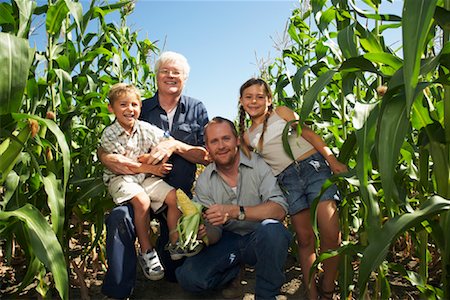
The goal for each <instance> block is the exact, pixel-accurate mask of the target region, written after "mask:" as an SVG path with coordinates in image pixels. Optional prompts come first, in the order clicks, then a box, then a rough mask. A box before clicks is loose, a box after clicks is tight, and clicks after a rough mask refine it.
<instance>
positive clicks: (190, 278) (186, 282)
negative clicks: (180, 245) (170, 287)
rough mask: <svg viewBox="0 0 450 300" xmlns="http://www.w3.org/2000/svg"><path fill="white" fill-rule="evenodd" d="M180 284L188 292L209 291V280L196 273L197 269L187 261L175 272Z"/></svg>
mask: <svg viewBox="0 0 450 300" xmlns="http://www.w3.org/2000/svg"><path fill="white" fill-rule="evenodd" d="M175 276H176V278H177V281H178V284H179V285H180V286H181V287H182V288H183V289H184V290H185V291H188V292H193V293H198V292H202V291H205V290H206V289H207V286H206V283H207V280H206V279H203V277H201V274H198V272H196V269H195V268H194V267H193V266H192V264H190V263H189V261H188V260H186V261H185V262H184V263H183V265H181V266H180V267H178V268H177V269H176V270H175Z"/></svg>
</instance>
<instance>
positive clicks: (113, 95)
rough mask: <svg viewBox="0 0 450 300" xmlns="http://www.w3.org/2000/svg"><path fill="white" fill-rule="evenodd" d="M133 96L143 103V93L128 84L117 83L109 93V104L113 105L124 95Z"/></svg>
mask: <svg viewBox="0 0 450 300" xmlns="http://www.w3.org/2000/svg"><path fill="white" fill-rule="evenodd" d="M128 93H130V94H133V95H134V96H136V99H137V100H139V101H141V93H140V92H139V90H138V88H137V87H135V86H134V85H132V84H128V83H116V84H114V85H113V86H112V87H111V89H110V90H109V93H108V99H109V104H111V105H112V104H113V103H114V101H116V100H117V99H118V98H119V97H120V96H122V95H124V94H128Z"/></svg>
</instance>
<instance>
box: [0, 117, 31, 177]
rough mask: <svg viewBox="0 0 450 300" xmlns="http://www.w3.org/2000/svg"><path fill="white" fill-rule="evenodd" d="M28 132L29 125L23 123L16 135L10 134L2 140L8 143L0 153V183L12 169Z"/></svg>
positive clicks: (27, 136)
mask: <svg viewBox="0 0 450 300" xmlns="http://www.w3.org/2000/svg"><path fill="white" fill-rule="evenodd" d="M30 134H31V129H30V126H29V125H28V124H25V126H24V127H23V128H22V129H21V130H20V132H19V134H18V135H17V136H12V137H10V138H9V139H8V140H5V141H4V142H3V143H8V146H7V148H6V150H5V151H4V152H3V153H2V154H1V155H0V184H3V182H4V181H5V180H6V178H7V176H8V174H9V172H10V171H11V170H12V169H13V167H14V165H15V164H16V162H17V160H18V159H19V154H20V152H22V149H23V147H24V145H25V143H26V141H27V140H28V138H29V137H30Z"/></svg>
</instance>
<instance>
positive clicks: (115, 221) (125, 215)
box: [106, 205, 134, 229]
mask: <svg viewBox="0 0 450 300" xmlns="http://www.w3.org/2000/svg"><path fill="white" fill-rule="evenodd" d="M133 217H134V215H133V209H131V207H130V206H128V205H122V206H117V207H114V208H113V209H112V210H111V212H110V213H109V215H108V217H107V218H106V227H107V229H113V228H117V227H119V226H121V225H122V224H124V223H127V222H128V220H129V221H131V222H132V221H133Z"/></svg>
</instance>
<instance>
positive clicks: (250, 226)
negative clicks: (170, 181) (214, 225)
mask: <svg viewBox="0 0 450 300" xmlns="http://www.w3.org/2000/svg"><path fill="white" fill-rule="evenodd" d="M194 201H197V202H199V203H201V204H202V205H204V206H206V207H209V206H210V205H212V204H234V205H242V206H244V207H245V206H255V205H258V204H261V203H263V202H266V201H273V202H275V203H278V204H280V205H281V206H282V207H283V209H284V210H285V211H286V212H287V208H288V204H287V202H286V199H285V197H284V195H283V192H282V191H281V189H280V188H279V186H278V184H277V181H276V178H275V177H274V176H273V174H272V170H271V169H270V167H269V166H268V165H267V164H266V163H265V162H264V160H263V159H262V158H261V157H260V156H259V155H257V154H254V153H252V157H251V159H249V158H248V157H247V156H245V155H244V153H242V152H241V153H240V162H239V180H238V184H237V191H236V193H235V192H234V191H233V190H232V189H231V187H230V186H229V185H228V184H226V183H225V181H224V180H223V179H222V177H220V175H219V173H218V172H217V169H216V165H215V163H212V164H210V165H208V166H207V167H206V168H205V170H204V171H203V172H202V174H200V176H199V178H198V179H197V183H196V187H195V196H194ZM259 223H260V222H255V221H238V220H234V219H232V220H228V222H227V223H225V224H224V225H223V229H224V230H228V231H232V232H234V233H237V234H240V235H245V234H248V233H251V232H253V231H254V230H255V229H256V227H257V226H258V224H259Z"/></svg>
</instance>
